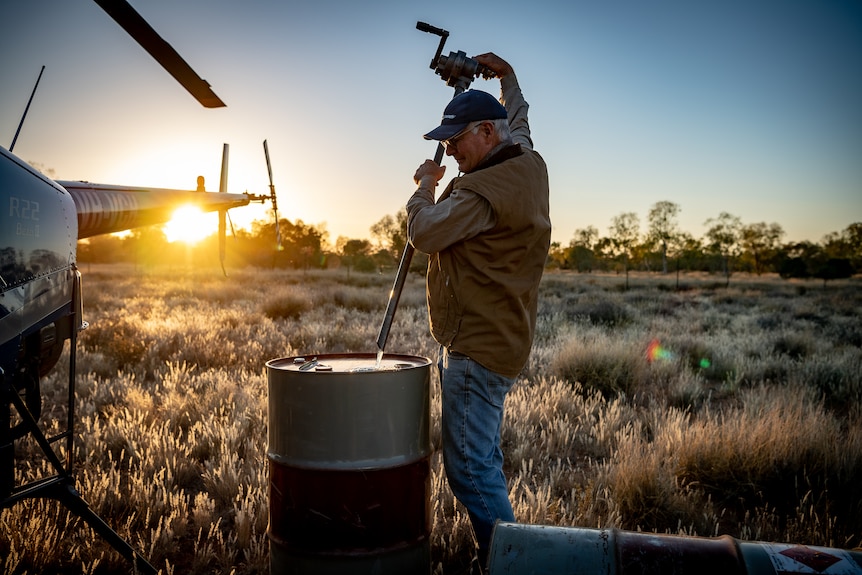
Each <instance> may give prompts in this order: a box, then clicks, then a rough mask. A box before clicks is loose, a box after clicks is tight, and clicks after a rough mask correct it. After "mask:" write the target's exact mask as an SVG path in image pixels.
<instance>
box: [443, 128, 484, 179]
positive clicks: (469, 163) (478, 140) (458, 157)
mask: <svg viewBox="0 0 862 575" xmlns="http://www.w3.org/2000/svg"><path fill="white" fill-rule="evenodd" d="M497 140H498V138H497V137H496V132H495V131H494V125H493V124H491V123H490V122H480V123H478V124H475V125H473V126H467V129H466V130H464V131H463V132H461V133H460V134H458V135H456V136H455V137H453V138H450V139H448V140H443V142H441V143H442V144H443V145H444V146H445V147H446V155H447V156H452V157H453V158H455V161H456V162H458V169H459V170H460V171H461V172H463V173H465V174H469V173H470V172H471V171H473V170H474V169H475V168H476V166H478V165H479V162H481V161H482V160H483V159H485V156H487V155H488V152H490V151H491V150H492V149H493V148H494V146H496V145H497V143H498V142H497Z"/></svg>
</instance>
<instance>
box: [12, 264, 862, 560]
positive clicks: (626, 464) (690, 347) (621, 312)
mask: <svg viewBox="0 0 862 575" xmlns="http://www.w3.org/2000/svg"><path fill="white" fill-rule="evenodd" d="M82 271H83V273H84V309H85V319H86V320H87V321H88V322H89V323H90V327H89V329H87V330H86V331H85V332H83V333H82V334H81V337H80V341H79V349H78V373H79V377H78V404H77V408H78V421H77V430H76V431H77V441H76V456H77V461H78V467H77V470H76V477H77V479H78V487H79V489H80V491H81V493H82V494H83V496H84V498H85V499H86V500H87V501H88V503H89V504H90V506H91V507H92V508H93V509H94V510H95V511H96V513H97V514H99V515H100V516H101V517H102V518H103V519H105V520H106V521H107V523H108V524H110V525H111V526H112V527H114V528H115V529H116V530H117V531H118V532H119V533H120V534H121V535H122V536H123V537H124V538H125V539H126V540H127V541H129V542H130V543H131V544H132V545H133V546H134V547H135V548H136V549H138V550H139V551H140V552H141V553H143V554H144V555H145V556H146V557H147V558H148V559H149V560H150V562H151V563H152V564H153V565H155V566H156V567H158V568H160V569H161V570H162V572H163V573H175V574H185V573H191V574H203V573H225V574H229V573H235V574H237V575H239V574H251V573H268V572H269V558H268V542H267V538H266V527H267V521H268V499H267V482H268V477H267V463H266V443H267V433H266V432H267V413H266V412H267V397H266V376H265V369H264V364H265V362H266V361H267V360H269V359H273V358H279V357H286V356H292V355H305V354H315V353H316V354H325V353H373V352H376V351H377V350H376V345H375V338H376V335H377V330H378V328H379V326H380V322H381V320H382V318H383V312H384V309H385V305H386V299H387V297H388V293H389V290H390V288H391V284H392V280H393V278H394V272H393V274H392V276H391V277H390V276H388V275H370V274H369V275H366V274H358V273H356V272H354V273H352V274H351V275H350V276H348V275H347V274H346V273H344V272H342V271H338V270H329V271H325V272H307V273H303V272H284V271H272V272H270V271H260V270H255V271H251V270H249V271H245V270H237V271H233V272H232V273H231V276H230V277H229V278H224V277H221V275H220V273H219V272H217V271H216V270H206V271H203V270H201V271H197V272H189V271H187V270H182V269H167V268H164V269H158V268H157V269H135V268H132V267H121V266H95V265H94V266H92V268H91V269H88V268H87V267H85V268H84V269H83V270H82ZM422 281H423V280H422V278H420V277H410V278H409V279H408V282H407V285H406V287H405V290H404V293H403V296H402V298H401V303H400V306H399V309H398V313H397V314H396V317H395V321H394V324H393V326H392V330H391V332H390V337H389V341H388V345H387V349H386V351H387V353H403V354H409V355H419V356H426V357H431V358H433V357H435V355H436V345H435V344H434V342H433V340H432V339H431V338H430V336H429V335H428V328H427V318H426V311H425V304H424V291H423V283H422ZM624 281H625V280H624V278H622V277H620V276H614V275H578V274H568V273H561V272H560V273H548V274H546V276H545V278H544V280H543V284H542V290H541V299H540V305H539V324H538V330H537V336H536V341H535V346H534V350H533V353H532V355H531V358H530V361H529V364H528V366H527V367H526V369H525V370H524V373H523V374H522V377H521V379H520V380H519V382H518V384H517V385H516V386H515V388H513V391H512V392H511V394H510V396H509V398H508V400H507V404H506V422H505V424H504V430H503V437H502V440H503V450H504V453H505V455H506V471H507V476H508V479H509V483H510V498H511V500H512V503H513V506H514V509H515V515H516V517H517V518H518V521H519V522H523V523H538V524H550V525H564V526H583V527H608V526H614V527H619V528H622V529H628V530H644V531H657V532H668V533H676V534H690V535H700V536H715V535H719V534H729V535H731V536H734V537H738V538H742V539H751V540H761V541H784V542H794V543H804V544H811V545H822V546H828V547H840V548H853V547H856V546H860V545H862V407H860V405H862V404H860V399H862V289H860V287H862V284H860V280H859V279H858V278H856V279H851V280H847V281H843V282H835V283H830V284H829V285H827V286H826V287H825V288H824V287H823V284H822V282H820V281H817V280H815V281H812V282H810V283H806V282H792V283H791V282H787V281H784V280H779V279H777V278H756V277H737V276H734V277H733V278H732V279H731V282H730V286H729V287H724V278H723V277H720V278H719V277H710V276H684V277H682V278H681V280H680V285H679V288H678V289H676V280H675V278H673V277H670V276H668V277H662V276H656V275H649V276H646V275H643V276H641V275H637V274H631V277H630V279H629V282H630V288H629V289H628V290H625V289H623V286H624ZM67 353H68V352H67ZM67 362H68V355H65V356H64V357H63V358H62V359H61V363H60V366H64V365H66V363H67ZM65 378H66V375H65V372H64V369H61V368H58V369H55V370H54V372H52V373H51V374H50V375H49V376H48V377H47V378H46V379H45V380H44V381H43V385H42V390H43V397H44V408H43V415H42V418H41V421H42V423H43V424H44V425H45V426H46V429H47V430H48V431H47V433H48V434H51V433H52V432H56V430H57V429H58V428H59V427H58V426H59V424H60V422H61V421H62V417H63V416H64V409H65V399H64V394H65V392H66V380H65ZM438 391H439V390H438V389H437V384H436V381H434V380H433V378H432V408H431V409H432V416H431V417H432V419H431V421H432V444H433V446H434V447H435V453H434V455H433V456H432V494H431V497H432V510H433V531H432V559H433V565H432V567H433V570H434V572H435V574H439V573H446V574H449V573H453V574H454V573H462V572H465V570H466V569H467V567H468V565H469V562H470V560H471V556H472V553H471V547H472V545H473V542H472V535H471V531H470V527H469V521H468V519H467V517H466V513H465V512H464V510H463V508H461V507H459V505H457V504H456V503H455V501H454V499H453V497H452V494H451V492H450V491H449V489H448V486H447V485H446V481H445V478H444V475H443V472H442V466H441V462H440V457H439V453H438V452H437V450H436V448H438V447H439V397H438ZM16 456H17V464H18V467H17V470H16V478H17V479H18V480H19V481H29V480H32V479H34V478H37V477H39V476H41V475H44V474H45V473H46V472H47V470H48V465H47V463H46V462H45V461H44V460H43V459H42V458H41V457H40V456H38V449H37V447H36V446H35V445H34V444H32V442H30V441H28V440H22V441H19V442H18V443H17V445H16ZM0 570H2V572H4V573H14V574H23V573H28V574H36V573H88V574H89V573H93V574H95V573H126V572H128V571H129V564H128V563H127V562H125V561H124V560H123V559H122V558H120V557H119V555H117V554H116V553H115V552H114V551H113V550H112V549H111V548H110V547H109V546H107V545H106V544H105V543H104V542H103V541H102V540H101V539H99V538H97V537H96V536H94V534H93V533H92V532H91V531H90V530H89V528H87V526H86V525H84V524H83V523H82V522H80V521H79V520H78V519H77V518H76V517H74V516H73V515H70V514H69V513H67V512H66V511H65V509H64V508H63V507H62V506H60V505H59V504H57V503H56V502H54V501H46V500H30V501H26V502H23V503H20V504H18V505H16V506H15V507H13V508H11V509H5V510H3V511H2V512H0Z"/></svg>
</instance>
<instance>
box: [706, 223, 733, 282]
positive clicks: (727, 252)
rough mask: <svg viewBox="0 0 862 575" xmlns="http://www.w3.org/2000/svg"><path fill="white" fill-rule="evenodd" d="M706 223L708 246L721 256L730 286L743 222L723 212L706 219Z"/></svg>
mask: <svg viewBox="0 0 862 575" xmlns="http://www.w3.org/2000/svg"><path fill="white" fill-rule="evenodd" d="M704 225H706V226H709V229H708V230H707V231H706V238H707V240H708V241H709V244H708V246H707V248H708V249H709V250H710V251H712V252H713V253H714V254H716V255H718V256H719V257H720V258H721V261H722V267H723V268H724V276H725V278H726V283H725V285H726V286H729V285H730V273H731V268H732V260H733V258H735V257H736V256H738V255H739V249H740V247H739V235H740V229H741V228H742V222H741V221H740V219H739V217H738V216H734V215H731V214H729V213H727V212H721V213H720V214H719V215H718V217H717V218H710V219H708V220H706V222H705V223H704Z"/></svg>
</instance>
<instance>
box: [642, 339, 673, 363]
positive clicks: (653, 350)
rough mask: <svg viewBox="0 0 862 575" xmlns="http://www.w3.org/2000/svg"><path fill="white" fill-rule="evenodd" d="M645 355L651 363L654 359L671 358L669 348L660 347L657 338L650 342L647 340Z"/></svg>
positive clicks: (671, 354)
mask: <svg viewBox="0 0 862 575" xmlns="http://www.w3.org/2000/svg"><path fill="white" fill-rule="evenodd" d="M646 356H647V361H648V362H650V363H652V362H654V361H658V360H660V359H661V360H670V359H673V353H671V352H670V350H668V349H665V348H664V347H662V345H661V343H660V342H659V340H657V339H654V340H652V341H651V342H649V345H648V346H647V353H646Z"/></svg>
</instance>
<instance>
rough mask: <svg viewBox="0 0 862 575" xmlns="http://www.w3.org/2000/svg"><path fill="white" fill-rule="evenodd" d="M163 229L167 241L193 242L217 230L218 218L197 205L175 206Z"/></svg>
mask: <svg viewBox="0 0 862 575" xmlns="http://www.w3.org/2000/svg"><path fill="white" fill-rule="evenodd" d="M163 229H164V232H165V236H166V237H167V238H168V241H169V242H172V243H173V242H185V243H187V244H195V243H197V242H199V241H201V240H202V239H204V238H206V237H207V236H209V235H211V234H213V233H215V232H216V231H217V230H218V219H217V215H216V214H215V213H204V212H202V211H201V210H200V208H198V207H197V206H191V205H186V206H182V207H180V208H177V210H176V211H175V212H174V215H173V218H172V219H171V221H169V222H168V223H166V224H165V226H164V228H163Z"/></svg>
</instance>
